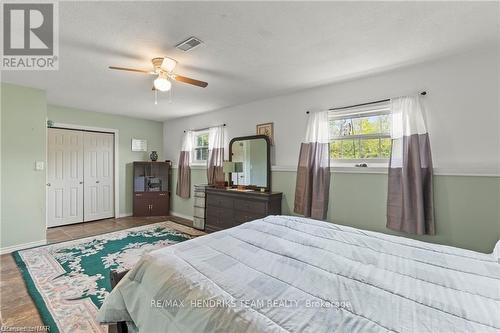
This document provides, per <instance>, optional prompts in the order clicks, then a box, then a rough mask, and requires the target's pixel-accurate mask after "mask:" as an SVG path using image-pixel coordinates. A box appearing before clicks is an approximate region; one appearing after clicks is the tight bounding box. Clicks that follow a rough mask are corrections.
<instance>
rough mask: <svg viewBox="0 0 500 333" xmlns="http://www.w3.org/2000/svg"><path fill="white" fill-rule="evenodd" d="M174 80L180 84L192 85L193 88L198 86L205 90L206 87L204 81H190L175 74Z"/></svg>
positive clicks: (206, 84)
mask: <svg viewBox="0 0 500 333" xmlns="http://www.w3.org/2000/svg"><path fill="white" fill-rule="evenodd" d="M175 80H176V81H180V82H184V83H189V84H192V85H194V86H198V87H202V88H205V87H206V86H208V83H206V82H204V81H199V80H195V79H192V78H189V77H186V76H182V75H177V74H175Z"/></svg>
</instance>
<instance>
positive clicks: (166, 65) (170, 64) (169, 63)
mask: <svg viewBox="0 0 500 333" xmlns="http://www.w3.org/2000/svg"><path fill="white" fill-rule="evenodd" d="M175 66H177V61H176V60H175V59H172V58H169V57H165V58H163V61H162V63H161V66H160V67H161V69H163V70H164V71H167V72H169V73H170V72H172V71H173V70H174V68H175Z"/></svg>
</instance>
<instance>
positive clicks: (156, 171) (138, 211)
mask: <svg viewBox="0 0 500 333" xmlns="http://www.w3.org/2000/svg"><path fill="white" fill-rule="evenodd" d="M170 166H171V165H170V162H169V161H167V162H134V199H133V200H134V207H133V209H134V216H164V215H169V212H170Z"/></svg>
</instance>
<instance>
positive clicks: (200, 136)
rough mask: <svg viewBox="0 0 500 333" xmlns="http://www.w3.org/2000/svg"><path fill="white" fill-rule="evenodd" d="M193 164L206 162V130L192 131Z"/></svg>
mask: <svg viewBox="0 0 500 333" xmlns="http://www.w3.org/2000/svg"><path fill="white" fill-rule="evenodd" d="M193 140H194V142H193V156H192V161H193V164H206V162H207V159H208V131H198V132H194V135H193Z"/></svg>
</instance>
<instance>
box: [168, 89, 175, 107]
mask: <svg viewBox="0 0 500 333" xmlns="http://www.w3.org/2000/svg"><path fill="white" fill-rule="evenodd" d="M172 90H174V85H172V88H170V90H169V91H168V102H169V103H172Z"/></svg>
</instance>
